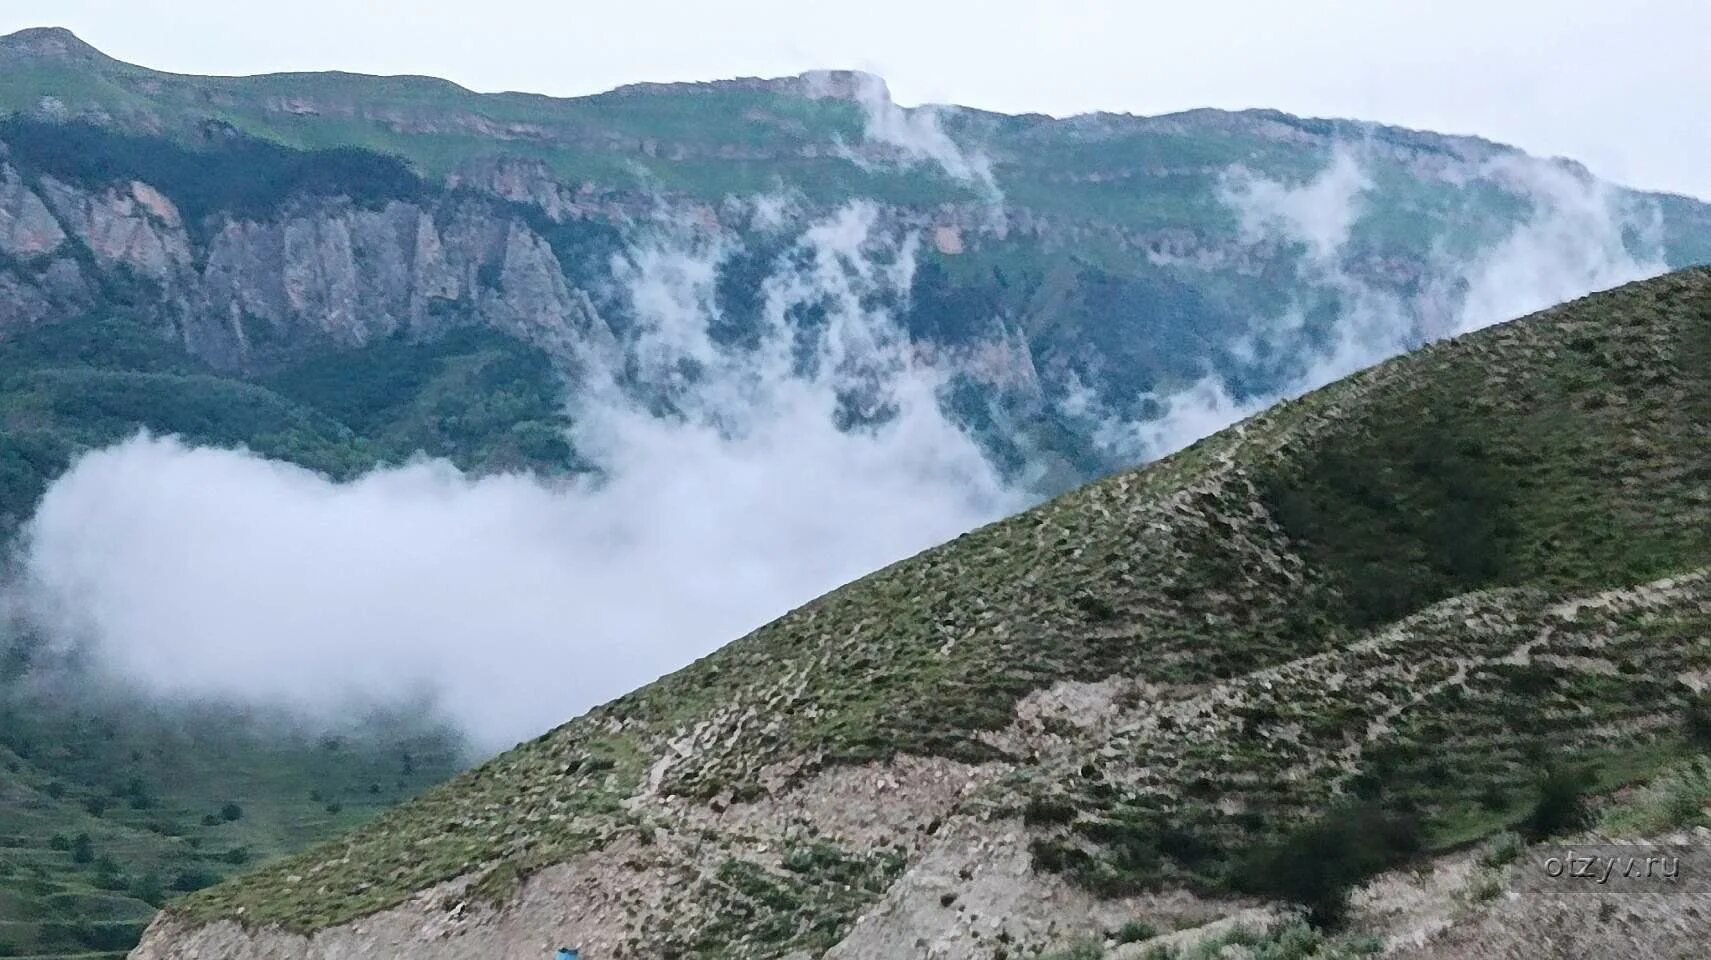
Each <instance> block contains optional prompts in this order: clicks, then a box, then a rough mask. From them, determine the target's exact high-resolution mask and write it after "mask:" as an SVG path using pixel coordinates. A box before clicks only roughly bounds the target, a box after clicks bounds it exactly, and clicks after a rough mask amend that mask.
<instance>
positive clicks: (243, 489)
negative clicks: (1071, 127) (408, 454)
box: [24, 206, 1020, 748]
mask: <svg viewBox="0 0 1711 960" xmlns="http://www.w3.org/2000/svg"><path fill="white" fill-rule="evenodd" d="M718 249H719V247H718V244H717V243H716V242H713V243H709V242H707V241H706V240H705V238H703V239H701V240H694V239H691V238H683V237H655V238H652V239H651V240H650V241H648V242H646V243H644V244H643V245H641V246H640V247H638V248H637V249H636V250H634V251H632V253H631V254H630V256H629V259H628V266H627V267H626V268H625V270H624V271H623V272H622V273H623V278H624V280H625V282H626V283H627V285H628V288H629V290H630V292H631V296H632V298H633V302H634V305H635V307H636V311H637V319H638V322H639V324H640V330H639V332H638V333H637V334H636V338H635V342H634V343H633V344H632V345H631V346H632V348H633V354H634V356H635V357H636V358H637V362H638V363H639V364H641V367H642V369H644V370H645V371H647V373H648V378H649V379H651V380H652V381H654V382H656V383H658V382H665V381H666V380H667V379H668V376H667V374H668V372H674V373H673V375H674V376H676V379H675V380H672V381H671V387H670V391H669V392H670V396H671V399H672V401H673V403H674V405H675V407H676V408H677V410H678V413H677V414H676V415H672V416H666V417H661V416H656V415H654V414H653V413H650V412H649V411H648V410H647V409H646V408H645V407H644V405H643V403H642V402H640V401H638V400H636V399H633V398H631V397H629V396H628V395H627V394H626V393H625V392H624V391H623V390H622V389H621V388H620V387H619V386H618V385H617V381H616V380H607V381H605V382H604V383H603V384H600V385H598V386H596V387H595V388H594V389H592V390H591V392H589V393H588V394H587V395H585V396H584V397H583V398H581V399H580V400H579V401H578V403H577V405H576V407H575V408H574V410H573V412H574V414H575V416H576V421H577V427H576V431H575V436H574V439H575V441H576V442H577V444H578V448H579V449H581V450H583V451H584V452H585V453H587V454H591V455H592V456H593V457H594V458H595V459H596V460H597V461H598V462H599V464H600V466H601V468H602V476H601V477H600V478H599V479H598V480H594V479H584V480H580V481H576V482H567V483H553V482H549V481H546V480H542V479H539V478H536V477H532V476H489V477H481V478H475V477H468V476H464V475H462V474H460V473H459V472H458V471H456V470H455V469H453V468H451V467H450V466H449V465H447V464H445V463H431V462H423V463H416V464H412V465H410V466H407V467H403V468H399V469H387V470H378V471H375V472H373V473H370V474H369V475H367V476H364V477H362V478H360V479H358V480H356V481H353V482H350V483H343V484H341V483H333V482H330V481H328V480H326V479H324V478H322V477H320V476H317V475H315V474H312V473H309V472H307V471H304V470H301V469H299V468H296V467H292V466H287V465H283V464H279V463H274V462H269V461H266V460H263V459H261V458H259V457H257V456H254V455H252V454H249V453H245V452H241V451H230V450H212V449H192V448H187V447H185V446H184V445H182V444H181V443H179V442H177V441H175V440H172V439H170V438H151V437H146V436H140V437H136V438H134V439H132V440H129V441H127V442H125V443H121V444H118V445H116V446H113V447H110V448H108V449H105V450H100V451H96V452H94V453H91V454H89V455H87V456H85V457H84V458H82V459H81V460H79V461H78V462H77V463H76V464H75V465H74V466H73V467H72V468H71V470H70V471H69V472H68V473H67V474H66V475H65V476H64V477H62V478H61V479H60V480H59V481H57V482H56V483H55V484H54V485H53V487H52V488H51V489H50V490H49V492H48V494H47V496H46V497H45V498H44V500H43V502H42V504H41V506H40V509H39V511H38V512H37V514H36V516H35V518H34V520H33V522H32V523H31V525H30V528H29V531H28V551H27V553H26V555H25V557H24V559H25V566H26V571H27V576H28V581H27V582H28V589H27V593H26V596H25V601H26V603H27V604H28V608H29V613H30V614H31V615H32V616H34V617H35V619H36V620H37V621H38V622H40V623H44V624H47V625H48V626H50V627H51V628H52V629H53V630H54V631H55V633H56V634H57V635H58V636H60V637H62V638H65V639H68V640H76V641H81V642H85V643H88V644H91V645H92V649H94V650H95V651H96V652H97V654H98V655H99V660H100V661H101V662H103V663H105V664H107V665H108V666H109V667H111V669H112V671H113V672H114V673H116V674H118V675H119V676H121V677H124V678H127V679H129V680H130V681H131V682H134V683H136V684H138V685H140V686H142V687H143V688H144V689H145V690H147V691H151V692H154V693H157V694H161V695H166V696H172V697H214V698H237V699H241V700H244V701H248V702H254V703H258V704H270V705H280V706H285V707H289V708H293V709H296V710H298V711H302V712H307V713H310V714H315V715H323V716H327V715H335V714H338V713H340V712H341V711H342V710H343V709H344V708H345V707H347V706H350V705H352V704H358V703H363V702H365V701H370V700H372V699H374V698H380V699H394V698H401V697H412V696H417V695H420V694H421V692H422V691H424V690H431V691H434V692H435V694H436V695H437V698H438V701H439V704H440V706H441V708H442V709H443V710H445V711H446V712H447V713H448V714H449V715H450V716H451V717H452V718H453V719H455V720H456V721H458V722H459V723H461V724H462V725H463V726H464V727H465V728H466V729H468V730H469V731H470V732H471V734H472V735H473V736H474V738H475V739H476V740H477V742H478V743H480V744H481V745H482V746H483V747H487V748H494V747H499V746H502V745H504V744H506V743H509V742H512V741H515V740H517V739H519V738H522V737H526V736H529V735H532V734H535V733H538V732H540V731H542V730H544V729H546V728H548V727H550V726H552V725H554V724H557V723H560V722H562V721H564V720H566V719H568V718H570V717H573V716H575V715H577V714H579V713H581V712H582V711H583V710H585V709H587V708H588V707H589V706H591V705H593V704H595V703H597V702H600V701H602V700H605V699H607V698H610V697H612V696H615V695H617V694H619V693H622V692H624V691H625V690H628V689H630V688H632V687H634V686H636V685H638V684H640V683H642V682H644V681H647V680H649V679H651V678H653V677H655V676H657V675H659V674H661V673H662V672H666V671H669V670H671V669H674V668H676V667H678V666H681V665H683V664H684V663H687V662H688V661H689V660H691V659H693V658H695V657H698V656H700V655H703V654H705V653H708V652H710V651H711V650H713V649H714V648H716V647H718V646H720V645H722V644H723V643H725V642H727V641H729V640H731V639H733V638H735V637H736V636H738V635H740V634H742V633H744V632H745V631H747V630H749V629H751V628H753V627H755V626H758V625H759V624H761V623H763V622H764V621H766V620H768V619H770V618H772V617H774V616H776V615H778V614H780V613H783V612H784V611H786V610H788V609H789V608H791V607H793V606H795V605H798V604H800V603H803V602H806V601H807V600H810V599H812V598H813V597H815V596H817V595H819V594H820V593H823V592H825V591H827V590H829V589H831V588H833V587H835V586H837V585H838V584H841V583H844V582H847V581H849V580H851V579H854V578H855V577H857V576H860V575H862V574H865V573H867V572H869V571H870V570H873V569H875V568H877V567H879V566H882V565H884V564H886V563H888V562H891V561H893V560H896V559H899V558H901V557H904V556H907V555H909V554H911V553H914V552H916V551H918V550H921V549H923V548H926V547H928V546H931V545H933V544H935V543H938V542H940V541H942V540H945V539H948V538H949V537H951V536H954V535H956V534H958V533H961V532H963V531H964V530H966V529H968V528H970V527H972V526H975V525H977V524H979V523H981V522H983V521H986V520H989V519H993V518H995V517H997V516H1000V515H1002V514H1004V513H1006V512H1008V511H1010V510H1012V509H1015V508H1016V507H1018V506H1020V498H1019V496H1018V495H1017V494H1016V493H1015V492H1014V491H1012V490H1010V489H1009V488H1007V487H1006V486H1005V485H1004V484H1003V482H1002V481H1001V480H1000V479H999V478H998V477H997V475H996V474H995V473H994V472H993V470H992V469H991V467H990V466H989V465H988V464H987V462H986V460H985V459H984V458H983V457H982V455H981V453H980V451H979V450H978V448H977V447H976V446H975V444H974V443H973V441H971V440H970V439H969V438H968V437H967V436H965V435H964V434H963V433H962V432H961V431H960V430H959V429H958V428H957V427H955V426H954V425H952V424H951V423H950V422H948V421H947V420H946V419H945V418H944V416H943V415H942V414H941V412H940V409H939V406H938V404H937V402H936V396H935V391H936V390H937V387H938V382H939V381H938V378H937V376H936V375H935V374H934V372H933V371H930V370H926V369H923V368H921V367H919V366H918V365H916V364H915V363H914V362H913V361H912V360H911V359H910V354H909V352H908V350H907V345H906V343H905V341H904V338H903V337H902V336H901V335H900V334H899V332H898V331H897V330H896V327H895V326H894V323H893V321H892V318H891V317H890V316H888V315H887V314H885V313H884V312H883V311H881V310H878V309H875V308H874V307H872V306H871V303H872V302H875V301H876V300H878V299H881V298H879V297H877V296H876V295H877V294H879V293H881V292H883V291H886V290H891V291H895V290H897V289H899V288H906V286H907V283H908V279H909V274H910V271H911V270H912V267H913V260H912V249H913V247H912V241H908V240H897V239H895V238H890V237H888V236H886V235H885V234H884V231H883V230H881V229H880V228H879V227H878V226H877V225H876V222H875V214H874V212H873V211H872V209H871V208H868V207H863V206H855V207H851V208H847V209H845V210H843V211H841V212H839V213H838V214H837V215H835V216H833V217H831V218H829V219H828V220H826V221H824V222H821V223H818V224H815V225H813V226H812V227H811V228H810V229H809V230H808V231H807V233H806V234H805V236H804V238H803V240H802V242H801V244H799V246H798V248H797V249H796V250H795V251H793V253H792V256H791V257H790V258H789V259H790V260H791V262H792V263H793V264H799V266H791V267H789V268H781V269H780V270H778V271H777V272H776V273H775V274H774V276H773V277H772V278H771V279H770V280H769V281H768V282H767V284H766V295H767V296H766V307H765V317H764V324H763V325H764V328H765V335H764V337H763V341H762V344H761V346H760V347H759V348H758V349H748V348H743V349H734V348H727V347H722V346H720V345H718V344H716V343H715V342H714V340H713V338H712V337H711V335H710V333H709V326H710V324H712V322H713V321H714V320H715V319H716V318H715V313H714V307H713V301H712V296H711V289H712V277H713V273H712V269H711V262H712V260H713V258H715V257H716V256H718ZM805 304H814V305H816V306H818V307H819V308H821V309H823V311H824V317H825V323H824V327H823V329H818V330H811V329H807V328H805V327H804V326H803V325H802V324H800V323H798V322H796V320H795V319H793V318H794V317H795V316H796V314H797V313H798V312H799V310H800V308H801V307H802V306H803V305H805ZM684 371H689V372H688V373H684ZM852 402H856V403H858V404H865V405H866V407H867V409H869V410H870V411H871V410H872V409H874V408H875V407H879V406H883V408H884V409H885V410H886V411H890V414H889V416H888V417H885V418H879V419H880V420H881V421H882V422H875V423H871V424H869V425H868V426H865V427H862V428H858V429H853V430H840V429H838V428H837V426H836V422H837V420H838V418H839V417H840V416H841V415H842V413H843V412H844V411H846V410H847V409H848V408H849V405H850V404H851V403H852Z"/></svg>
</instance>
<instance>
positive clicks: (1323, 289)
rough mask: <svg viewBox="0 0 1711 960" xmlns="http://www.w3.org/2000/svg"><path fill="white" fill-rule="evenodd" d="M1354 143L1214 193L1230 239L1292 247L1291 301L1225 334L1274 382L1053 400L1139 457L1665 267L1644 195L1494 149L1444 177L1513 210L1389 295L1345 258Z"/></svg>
mask: <svg viewBox="0 0 1711 960" xmlns="http://www.w3.org/2000/svg"><path fill="white" fill-rule="evenodd" d="M1362 149H1363V148H1362V146H1361V145H1359V144H1343V145H1341V146H1340V147H1338V148H1337V149H1336V150H1335V151H1334V152H1333V153H1332V155H1331V157H1330V160H1329V162H1328V163H1327V164H1326V166H1325V167H1324V169H1323V170H1321V171H1320V172H1319V173H1318V174H1317V175H1316V176H1314V177H1312V178H1310V179H1309V180H1307V181H1306V182H1303V183H1284V182H1279V181H1276V180H1270V179H1266V178H1264V177H1260V176H1257V175H1255V174H1253V173H1252V172H1250V171H1248V170H1245V169H1242V168H1235V169H1231V170H1229V171H1227V172H1226V174H1225V177H1224V182H1223V187H1222V191H1221V199H1222V202H1223V204H1224V205H1225V206H1226V207H1227V208H1228V209H1229V211H1230V212H1231V213H1232V214H1233V215H1234V216H1235V218H1236V219H1237V221H1238V223H1239V224H1240V229H1241V236H1242V242H1243V243H1245V244H1247V245H1249V246H1253V247H1265V248H1267V249H1269V250H1271V251H1282V255H1285V256H1292V257H1293V259H1294V263H1295V269H1296V271H1297V275H1298V277H1299V278H1300V281H1301V283H1300V290H1299V293H1298V295H1297V298H1296V300H1294V301H1292V302H1286V303H1284V304H1282V305H1281V308H1280V310H1279V311H1278V313H1277V314H1276V315H1274V316H1271V317H1265V318H1261V319H1260V321H1259V322H1258V323H1257V324H1256V325H1255V329H1254V331H1253V332H1252V333H1250V334H1249V336H1248V337H1247V338H1246V339H1245V341H1244V342H1242V343H1237V344H1231V345H1230V348H1231V354H1232V355H1233V356H1235V357H1237V358H1238V360H1239V359H1240V358H1241V357H1243V356H1252V355H1254V354H1256V353H1260V352H1265V353H1268V354H1270V355H1271V356H1274V357H1275V356H1283V357H1288V358H1290V362H1291V369H1290V371H1289V372H1288V373H1287V374H1286V375H1285V376H1284V377H1283V382H1284V385H1283V386H1282V387H1281V388H1278V389H1275V390H1272V391H1269V392H1267V393H1266V394H1264V395H1260V396H1241V395H1239V393H1238V392H1237V391H1235V390H1233V389H1232V387H1231V385H1230V384H1229V383H1227V382H1226V380H1225V379H1224V378H1223V377H1221V376H1219V375H1217V374H1213V373H1210V372H1209V373H1208V374H1207V375H1206V376H1205V377H1203V378H1202V379H1200V380H1199V381H1198V382H1196V383H1194V384H1192V385H1190V386H1188V387H1187V388H1185V389H1181V390H1178V391H1175V392H1172V393H1169V394H1165V395H1155V396H1150V397H1147V398H1144V399H1148V400H1151V401H1153V403H1154V404H1155V405H1156V409H1157V410H1159V411H1161V412H1160V413H1159V414H1158V415H1157V416H1156V417H1150V418H1147V419H1134V418H1130V417H1125V416H1122V415H1120V414H1118V413H1117V412H1115V409H1114V405H1113V404H1112V403H1111V402H1110V400H1111V398H1102V397H1099V396H1097V395H1096V394H1095V393H1094V392H1093V391H1091V390H1089V389H1087V388H1086V387H1084V386H1082V385H1080V384H1071V385H1070V389H1068V390H1067V391H1066V392H1065V393H1064V395H1063V397H1062V399H1061V401H1060V406H1061V408H1062V410H1063V412H1064V413H1065V414H1066V415H1068V416H1069V417H1070V418H1071V419H1072V420H1073V421H1077V422H1079V423H1081V424H1082V425H1083V426H1084V428H1085V429H1086V430H1087V432H1088V435H1089V436H1090V437H1091V438H1092V439H1093V441H1094V442H1095V443H1096V444H1098V445H1099V446H1101V447H1102V448H1103V449H1105V450H1106V451H1108V452H1110V453H1111V454H1113V455H1114V456H1117V457H1118V458H1120V459H1124V460H1128V461H1130V462H1144V461H1147V460H1152V459H1156V458H1158V457H1161V456H1164V455H1166V454H1168V453H1171V452H1172V451H1174V450H1178V449H1180V448H1182V447H1184V446H1186V445H1188V444H1189V443H1192V442H1194V441H1195V440H1197V439H1200V438H1201V437H1204V436H1207V435H1209V434H1211V433H1214V432H1216V431H1218V430H1221V429H1223V428H1224V427H1227V426H1229V425H1231V424H1233V423H1235V422H1237V421H1239V420H1241V419H1243V418H1245V417H1248V416H1251V415H1253V414H1255V413H1257V412H1259V411H1260V410H1263V409H1265V408H1266V407H1268V406H1271V405H1272V404H1274V403H1276V402H1278V401H1280V400H1283V399H1287V398H1290V397H1295V396H1300V395H1301V394H1304V393H1307V392H1308V391H1311V390H1314V389H1316V388H1318V387H1322V386H1324V385H1326V384H1328V383H1331V382H1332V381H1334V380H1337V379H1340V378H1342V377H1345V376H1348V375H1349V374H1351V373H1354V372H1355V371H1357V370H1360V369H1363V368H1365V367H1368V366H1371V365H1373V364H1375V363H1378V362H1380V361H1383V360H1386V359H1389V358H1390V357H1394V356H1397V355H1399V354H1401V353H1404V352H1406V351H1408V350H1411V349H1414V348H1415V347H1418V346H1420V345H1421V344H1423V343H1426V342H1429V341H1431V340H1435V339H1439V338H1442V337H1448V336H1456V335H1459V334H1464V333H1471V332H1473V331H1475V330H1479V329H1482V328H1484V327H1487V326H1490V325H1492V324H1494V323H1501V322H1503V321H1505V320H1512V319H1515V318H1517V317H1522V316H1525V315H1527V314H1529V313H1533V312H1535V311H1538V310H1542V309H1544V308H1546V307H1549V306H1552V305H1554V304H1557V303H1561V302H1563V301H1565V300H1571V299H1574V298H1576V297H1580V296H1584V295H1586V294H1588V293H1592V292H1594V291H1598V290H1606V289H1609V288H1611V287H1615V286H1620V285H1621V284H1624V283H1627V282H1629V281H1633V280H1640V279H1644V278H1646V277H1652V276H1657V275H1658V274H1660V273H1663V272H1664V271H1665V270H1666V269H1668V267H1667V265H1666V264H1665V263H1664V260H1663V256H1662V251H1661V242H1660V239H1659V235H1658V234H1659V213H1658V211H1657V209H1656V208H1655V206H1653V205H1652V204H1651V203H1650V202H1649V201H1643V200H1635V199H1632V198H1631V197H1630V196H1626V195H1624V194H1622V193H1621V192H1619V191H1618V190H1616V189H1615V188H1614V187H1612V186H1611V185H1610V184H1608V183H1606V182H1604V181H1601V180H1598V179H1597V178H1594V177H1591V176H1588V175H1586V174H1585V173H1584V172H1582V171H1579V170H1576V169H1573V168H1570V167H1567V166H1565V165H1562V164H1559V163H1557V162H1553V161H1546V160H1540V159H1537V158H1534V157H1528V156H1526V155H1520V154H1515V155H1503V156H1498V157H1496V158H1493V159H1489V160H1485V161H1482V162H1478V163H1472V164H1457V165H1453V166H1452V167H1451V168H1450V169H1448V170H1446V171H1445V172H1444V176H1447V177H1452V178H1455V179H1457V180H1463V181H1465V180H1480V181H1484V182H1487V183H1489V184H1492V185H1494V186H1496V187H1498V188H1500V189H1502V190H1503V191H1505V192H1507V193H1509V194H1511V195H1513V196H1515V197H1517V198H1519V199H1520V200H1521V201H1522V202H1523V204H1524V206H1525V209H1526V212H1525V214H1524V215H1523V216H1522V217H1521V218H1520V219H1519V220H1518V221H1517V222H1516V223H1514V224H1513V225H1512V226H1511V227H1510V228H1509V230H1508V232H1507V233H1506V234H1504V235H1503V236H1502V237H1500V238H1498V239H1497V240H1496V241H1495V242H1492V243H1490V244H1483V245H1476V246H1474V248H1473V249H1472V251H1471V252H1456V251H1452V250H1450V249H1448V247H1447V245H1446V244H1445V243H1442V242H1440V243H1439V245H1438V248H1437V249H1436V250H1435V251H1434V253H1433V255H1432V256H1431V258H1430V260H1429V262H1428V263H1427V264H1426V266H1425V270H1424V271H1423V273H1424V276H1423V277H1422V278H1421V281H1420V282H1419V284H1418V288H1417V289H1416V290H1414V291H1413V292H1411V293H1407V294H1404V293H1399V292H1397V291H1396V290H1394V289H1392V288H1389V287H1385V286H1382V285H1380V284H1377V283H1375V282H1373V281H1372V280H1371V279H1370V278H1369V277H1368V276H1367V275H1365V274H1363V273H1362V272H1361V271H1360V270H1359V269H1357V268H1356V266H1355V265H1354V264H1353V263H1352V260H1351V258H1352V254H1353V244H1352V239H1353V234H1354V231H1355V230H1356V228H1357V224H1358V223H1359V222H1360V220H1361V218H1362V217H1363V216H1365V215H1366V213H1367V198H1368V195H1369V193H1370V192H1371V191H1372V190H1373V189H1375V188H1374V178H1373V175H1372V172H1371V171H1370V170H1369V169H1368V161H1367V159H1366V158H1364V157H1363V156H1362ZM1290 251H1293V252H1292V253H1291V252H1290ZM1316 306H1328V307H1329V312H1330V313H1331V315H1332V316H1334V322H1333V324H1332V325H1331V329H1330V330H1329V331H1328V335H1326V336H1323V337H1322V338H1318V339H1316V338H1315V337H1314V336H1313V335H1310V334H1309V333H1308V331H1307V330H1306V316H1307V314H1308V313H1309V312H1311V311H1312V309H1313V308H1314V307H1316ZM1262 347H1263V348H1267V349H1265V350H1263V351H1262V350H1261V348H1262Z"/></svg>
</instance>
